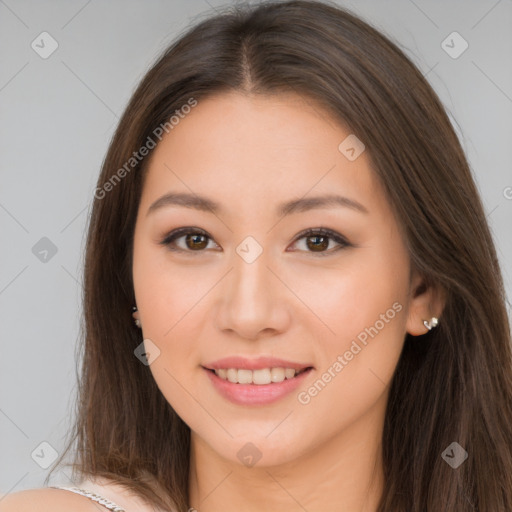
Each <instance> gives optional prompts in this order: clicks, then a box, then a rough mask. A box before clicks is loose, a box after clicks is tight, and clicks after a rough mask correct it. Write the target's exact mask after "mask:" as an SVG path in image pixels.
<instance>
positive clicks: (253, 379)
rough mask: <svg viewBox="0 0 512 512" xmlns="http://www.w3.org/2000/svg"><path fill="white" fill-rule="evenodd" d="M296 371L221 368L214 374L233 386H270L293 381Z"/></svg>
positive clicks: (285, 369) (287, 369)
mask: <svg viewBox="0 0 512 512" xmlns="http://www.w3.org/2000/svg"><path fill="white" fill-rule="evenodd" d="M296 373H298V371H296V370H294V369H293V368H262V369H261V370H245V369H241V370H238V369H236V368H227V369H225V368H222V369H220V370H215V374H216V375H217V376H218V377H220V378H221V379H224V380H228V381H229V382H232V383H234V384H237V383H238V384H270V383H272V382H283V381H284V380H285V379H293V377H295V375H296Z"/></svg>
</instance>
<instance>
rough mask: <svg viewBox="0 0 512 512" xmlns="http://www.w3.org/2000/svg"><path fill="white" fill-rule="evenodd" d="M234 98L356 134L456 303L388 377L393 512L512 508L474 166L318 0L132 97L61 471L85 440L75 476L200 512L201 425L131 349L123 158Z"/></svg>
mask: <svg viewBox="0 0 512 512" xmlns="http://www.w3.org/2000/svg"><path fill="white" fill-rule="evenodd" d="M229 90H236V91H242V92H245V93H251V94H264V95H265V94H273V93H283V92H284V93H286V92H292V93H294V94H301V95H302V96H303V97H304V98H307V99H308V100H309V101H311V103H312V104H313V105H315V106H318V107H319V108H323V109H325V110H326V111H328V112H329V113H331V114H332V115H334V116H335V117H336V118H337V119H339V121H340V122H341V123H343V124H344V125H345V126H348V127H350V130H351V132H352V133H354V134H356V136H357V137H358V138H359V139H361V140H362V141H363V142H364V144H365V146H366V150H367V151H368V154H369V155H370V158H371V161H372V168H373V171H374V173H375V176H376V179H379V180H380V181H381V182H382V184H383V185H384V187H385V190H386V193H387V196H388V200H389V202H390V204H391V205H392V208H393V209H394V212H395V214H396V218H397V220H398V222H399V224H400V227H401V229H402V230H403V233H404V237H405V240H406V244H407V247H408V250H409V253H410V258H411V262H412V265H413V268H415V269H417V270H418V271H419V272H420V273H421V274H422V275H423V276H424V278H425V281H426V283H427V284H428V285H429V286H434V287H438V288H439V289H441V290H443V291H444V293H445V297H446V303H445V308H444V311H443V314H442V319H441V322H440V325H439V326H438V327H437V328H436V329H434V330H432V331H431V332H429V333H428V334H427V335H425V336H422V337H413V336H411V335H409V334H407V335H406V339H405V344H404V347H403V352H402V354H401V357H400V360H399V362H398V365H397V368H396V372H395V375H394V377H393V380H392V382H391V387H390V394H389V403H388V407H387V411H386V418H385V427H384V432H383V438H382V441H383V456H384V459H383V464H384V474H385V485H384V492H383V495H382V498H381V502H380V505H379V508H378V512H424V511H427V510H428V511H435V512H438V511H441V510H450V511H470V510H471V511H472V510H475V511H476V510H478V511H480V512H510V511H511V510H512V355H511V339H510V327H509V323H508V317H507V312H506V308H505V292H504V287H503V282H502V277H501V271H500V267H499V263H498V259H497V256H496V251H495V247H494V243H493V240H492V238H491V234H490V231H489V228H488V225H487V222H486V216H485V213H484V209H483V207H482V203H481V200H480V198H479V195H478V192H477V189H476V186H475V183H474V180H473V177H472V174H471V171H470V169H469V166H468V162H467V160H466V157H465V155H464V152H463V150H462V148H461V145H460V143H459V140H458V138H457V136H456V134H455V132H454V130H453V128H452V125H451V123H450V121H449V118H448V117H447V114H446V112H445V110H444V108H443V106H442V104H441V103H440V101H439V99H438V97H437V96H436V94H435V93H434V91H433V89H432V88H431V87H430V85H429V84H428V83H427V81H426V80H425V79H424V77H423V76H422V74H421V72H420V71H419V70H418V69H417V68H416V67H415V66H414V64H413V63H412V62H411V61H410V60H409V59H408V58H407V57H406V56H405V55H404V54H403V52H402V51H401V50H399V49H398V47H397V46H396V45H395V44H394V43H393V42H391V41H390V40H389V39H388V38H386V37H384V36H383V35H382V34H381V33H379V32H378V31H376V30H375V29H374V28H372V27H371V26H370V25H368V24H367V23H365V22H363V21H362V20H360V19H359V18H358V17H356V16H354V15H352V14H351V13H349V12H347V11H346V10H344V9H341V8H339V7H338V6H336V5H334V4H329V3H326V2H317V1H287V2H272V3H268V2H266V3H262V4H260V5H256V6H252V7H249V6H244V7H230V8H228V9H226V10H225V11H223V12H222V13H220V14H216V15H215V16H214V17H210V18H208V19H205V20H203V21H201V22H199V23H197V24H196V26H194V27H192V28H191V29H188V30H187V32H186V33H184V34H183V35H182V36H181V37H180V38H179V39H178V40H177V41H176V42H175V43H174V44H172V45H171V46H170V47H169V48H168V49H167V50H166V51H165V52H164V53H163V55H161V57H160V58H159V59H158V61H157V62H156V63H155V64H154V65H153V67H152V68H151V69H150V71H149V72H148V73H147V74H146V76H145V77H144V78H143V80H142V82H141V83H140V85H139V87H138V88H137V90H136V91H135V93H134V94H133V97H132V98H131V101H130V102H129V104H128V106H127V108H126V110H125V112H124V114H123V116H122V119H121V121H120V123H119V126H118V128H117V131H116V132H115V135H114V137H113V140H112V141H111V144H110V147H109V149H108V153H107V155H106V159H105V161H104V164H103V168H102V170H101V174H100V177H99V180H98V190H100V191H101V193H97V195H96V199H95V201H94V205H93V210H92V215H91V218H90V225H89V231H88V239H87V247H86V258H85V270H84V297H83V304H84V325H83V341H84V343H83V345H82V346H81V347H80V349H81V354H80V359H81V361H82V367H81V378H80V382H79V386H78V400H77V410H76V423H75V425H74V431H73V432H72V434H71V438H70V441H69V444H68V445H67V447H66V450H65V452H63V454H62V455H61V457H60V458H59V460H58V461H57V463H56V466H57V465H59V464H60V462H61V460H62V459H63V457H64V455H65V454H66V453H67V452H68V450H70V449H71V448H72V447H73V444H74V443H76V445H75V446H74V450H75V451H74V453H75V456H74V457H75V458H74V459H73V464H72V467H73V474H74V475H76V474H78V475H80V476H93V475H95V476H105V477H109V478H113V479H115V480H117V481H118V482H120V483H121V484H122V485H124V486H125V487H126V488H128V489H131V490H133V491H134V492H136V493H138V494H139V495H140V496H143V497H145V498H146V499H147V500H148V501H149V502H150V503H152V504H155V505H159V506H162V507H170V506H171V505H172V504H174V506H175V507H176V508H177V510H179V511H180V512H181V511H186V510H187V506H188V505H187V495H188V472H189V448H190V429H189V427H188V426H187V425H186V424H185V423H184V422H183V421H182V420H181V418H179V417H178V415H177V414H176V413H175V411H174V410H173V409H172V407H171V406H170V405H169V404H168V402H167V401H166V400H165V398H164V397H163V395H162V393H161V392H160V390H159V389H158V387H157V385H156V383H155V381H154V379H153V377H152V375H151V372H150V370H149V367H147V366H145V365H143V364H141V362H140V361H139V360H138V359H137V358H136V357H135V356H134V353H133V351H134V349H135V348H136V347H137V346H138V345H139V344H140V343H141V341H142V340H141V335H140V330H139V329H137V327H135V325H134V324H133V320H132V317H131V307H132V305H133V304H135V297H134V290H133V283H132V267H131V265H132V249H133V233H134V226H135V219H136V214H137V209H138V205H139V200H140V196H141V190H142V186H143V177H144V174H145V170H146V169H147V164H148V160H149V158H144V159H141V160H140V161H137V162H135V163H134V162H133V161H132V162H131V164H130V166H131V167H128V168H127V167H126V163H127V162H129V161H130V158H131V157H132V155H133V153H134V152H137V151H138V150H139V149H140V148H141V147H142V146H144V145H147V144H148V140H149V139H148V137H151V138H153V139H154V135H153V134H154V131H155V129H156V128H157V127H158V126H161V125H165V123H168V122H169V119H170V118H171V116H172V115H173V114H175V112H176V111H180V109H181V108H182V107H183V105H186V104H187V103H189V104H190V101H191V99H194V100H195V101H197V102H198V104H199V105H200V103H201V99H203V98H205V97H206V96H211V95H213V94H218V93H222V92H223V91H229ZM167 128H168V129H169V124H167ZM123 166H125V167H124V169H125V171H126V172H125V173H119V172H118V170H119V169H121V168H123ZM116 173H117V174H116ZM121 174H122V176H120V175H121ZM114 175H117V177H118V178H120V179H117V178H116V179H115V180H114V179H113V177H114ZM107 183H110V186H108V185H107ZM453 442H457V443H459V444H460V445H461V447H463V448H464V449H465V450H466V451H467V453H468V458H467V460H466V461H465V462H463V463H462V464H461V465H460V466H459V467H458V468H456V469H454V468H452V467H451V466H450V465H449V464H447V463H446V462H445V460H444V458H443V457H442V454H443V452H444V451H445V449H447V448H448V447H449V446H450V445H451V444H452V443H453ZM53 469H55V467H54V468H53ZM53 469H52V471H53ZM153 482H154V483H156V484H153Z"/></svg>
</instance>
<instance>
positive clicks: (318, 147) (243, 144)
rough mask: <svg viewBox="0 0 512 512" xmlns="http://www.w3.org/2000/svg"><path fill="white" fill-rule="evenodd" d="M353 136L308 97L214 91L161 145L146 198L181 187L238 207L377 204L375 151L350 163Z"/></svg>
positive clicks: (147, 183) (147, 182) (152, 164)
mask: <svg viewBox="0 0 512 512" xmlns="http://www.w3.org/2000/svg"><path fill="white" fill-rule="evenodd" d="M350 137H353V135H352V134H351V132H350V130H349V129H348V128H347V127H345V126H344V125H343V124H342V123H341V122H339V121H337V120H336V119H335V118H334V117H333V116H331V115H330V114H329V112H327V111H326V110H325V109H324V108H323V107H322V106H320V105H319V104H318V103H316V102H315V101H314V100H312V99H309V98H306V97H302V96H298V95H292V94H279V95H272V96H262V95H245V94H241V93H238V92H229V93H223V94H219V95H216V96H211V97H209V98H206V99H203V100H199V101H198V104H197V106H195V107H194V108H193V109H191V111H190V112H189V113H188V114H186V115H183V116H182V117H181V118H180V120H179V122H178V123H177V124H175V125H174V126H173V128H172V129H171V130H170V131H169V133H168V134H166V135H165V136H164V137H163V139H162V141H161V142H160V143H159V144H158V145H157V147H156V148H155V149H154V150H153V154H152V156H151V160H150V163H149V166H148V169H147V173H148V174H147V176H146V180H145V186H144V191H143V202H145V203H147V202H148V201H150V200H154V199H155V198H156V197H158V196H159V195H161V194H163V193H165V192H167V191H169V190H173V191H175V190H179V191H187V192H191V193H194V192H195V193H198V194H202V195H206V196H209V197H215V198H216V199H218V202H220V203H223V202H224V201H226V202H228V201H229V202H231V203H233V202H234V201H239V204H238V208H240V207H241V206H242V203H243V204H245V205H248V204H249V203H250V207H255V206H256V205H258V204H259V205H260V206H261V204H262V203H263V202H265V203H271V202H272V203H273V202H282V199H283V198H286V199H289V198H293V197H295V198H297V197H303V196H305V195H308V194H310V195H318V194H320V193H323V194H324V193H340V194H341V193H342V194H343V195H344V196H348V197H353V198H354V199H356V200H358V201H360V202H363V203H365V202H366V203H369V202H371V203H372V204H373V205H375V202H376V201H377V200H378V198H377V197H375V196H382V191H381V190H380V189H379V187H378V186H377V183H376V178H375V177H374V173H373V171H372V169H371V167H370V158H369V156H368V155H367V154H366V152H365V151H363V152H362V153H361V154H360V156H359V157H357V158H356V159H355V160H349V159H348V158H347V156H346V155H345V154H344V153H343V152H342V151H340V149H339V147H340V144H342V148H343V147H344V146H343V143H344V141H346V140H349V141H351V140H352V139H350ZM347 138H348V139H347ZM356 149H357V148H356ZM380 198H381V199H382V197H380ZM248 207H249V206H248ZM239 211H240V210H239Z"/></svg>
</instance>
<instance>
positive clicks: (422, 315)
mask: <svg viewBox="0 0 512 512" xmlns="http://www.w3.org/2000/svg"><path fill="white" fill-rule="evenodd" d="M410 293H411V297H410V302H409V310H408V316H407V323H406V330H407V332H408V333H409V334H411V335H412V336H421V335H422V334H426V333H427V332H429V329H428V328H427V327H426V326H425V325H424V323H423V322H424V321H425V320H427V321H428V322H430V321H431V320H432V317H436V318H438V319H440V317H441V315H442V313H443V309H444V306H445V304H446V293H445V291H444V290H443V289H442V288H441V287H440V286H439V285H434V284H429V283H427V281H426V280H425V278H424V277H423V276H421V275H420V274H419V273H418V272H416V271H413V274H412V278H411V288H410Z"/></svg>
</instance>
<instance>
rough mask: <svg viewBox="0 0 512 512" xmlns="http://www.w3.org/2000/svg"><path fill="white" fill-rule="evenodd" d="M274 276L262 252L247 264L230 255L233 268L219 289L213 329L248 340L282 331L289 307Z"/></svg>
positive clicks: (288, 322) (283, 292) (283, 287)
mask: <svg viewBox="0 0 512 512" xmlns="http://www.w3.org/2000/svg"><path fill="white" fill-rule="evenodd" d="M277 274H278V272H276V270H275V269H273V268H272V264H271V262H269V261H268V258H267V256H266V253H265V251H263V253H262V254H261V255H260V256H259V257H258V258H257V259H256V260H255V261H252V262H251V263H248V262H247V261H245V260H244V259H243V258H242V257H240V256H239V255H238V254H234V256H233V268H232V269H231V271H230V272H229V273H228V275H227V276H226V277H225V279H224V284H223V287H222V288H221V299H220V302H219V305H218V306H219V307H218V312H217V313H218V314H217V315H216V323H217V328H218V329H219V330H221V331H224V332H225V333H227V332H231V334H232V335H233V336H234V335H236V336H237V337H239V338H245V339H248V340H258V339H260V338H264V337H271V336H275V335H276V334H279V333H282V332H285V331H286V330H287V329H288V327H289V324H290V320H291V307H292V305H291V303H290V296H289V295H290V292H289V291H288V290H287V288H286V286H284V285H283V283H282V281H281V280H280V279H279V278H278V277H277Z"/></svg>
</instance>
